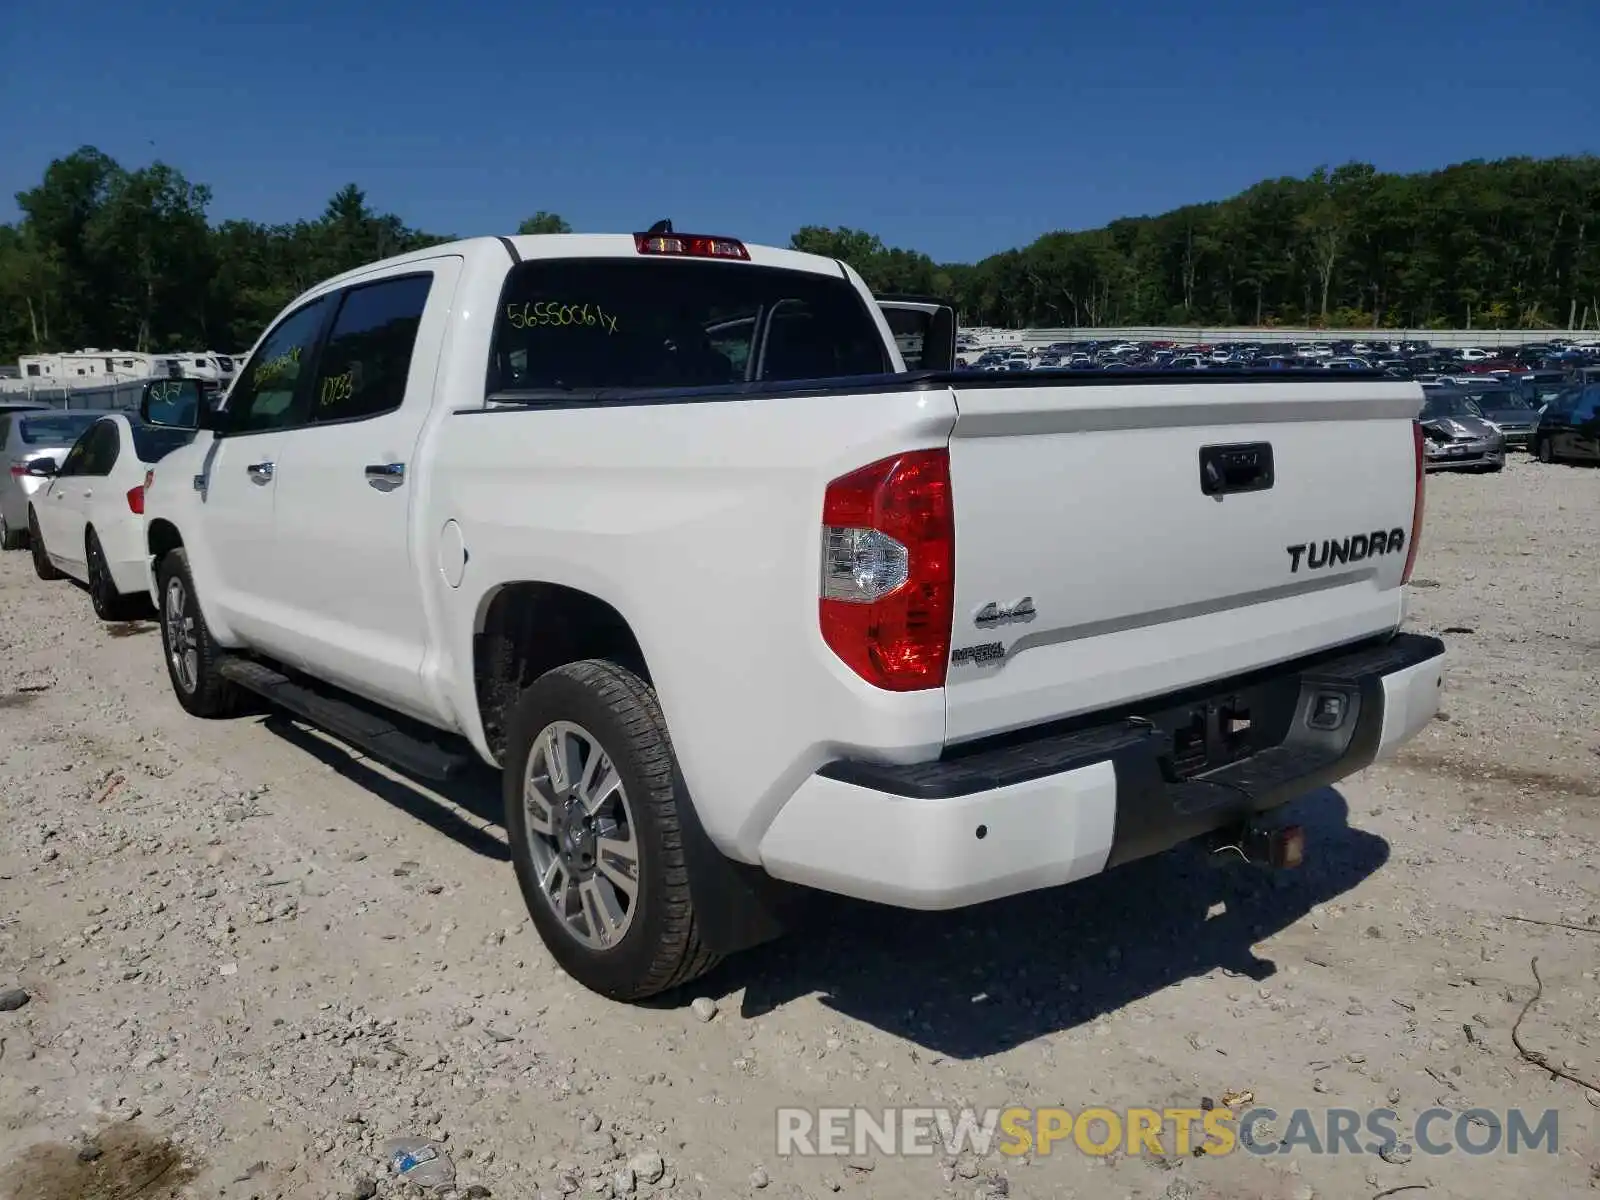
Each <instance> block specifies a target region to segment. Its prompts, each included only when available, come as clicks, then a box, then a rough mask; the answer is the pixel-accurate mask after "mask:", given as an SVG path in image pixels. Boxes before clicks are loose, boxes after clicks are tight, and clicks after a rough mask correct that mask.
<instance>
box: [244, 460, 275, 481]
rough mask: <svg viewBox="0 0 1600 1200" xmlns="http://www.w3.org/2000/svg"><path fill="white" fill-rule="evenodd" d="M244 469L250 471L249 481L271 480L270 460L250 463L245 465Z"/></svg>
mask: <svg viewBox="0 0 1600 1200" xmlns="http://www.w3.org/2000/svg"><path fill="white" fill-rule="evenodd" d="M245 470H246V471H248V472H250V482H251V483H271V482H272V464H271V463H270V462H258V463H251V464H250V465H249V466H247V467H245Z"/></svg>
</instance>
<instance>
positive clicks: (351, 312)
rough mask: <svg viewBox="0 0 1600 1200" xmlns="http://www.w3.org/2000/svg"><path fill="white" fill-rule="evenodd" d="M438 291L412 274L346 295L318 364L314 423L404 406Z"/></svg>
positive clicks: (429, 281)
mask: <svg viewBox="0 0 1600 1200" xmlns="http://www.w3.org/2000/svg"><path fill="white" fill-rule="evenodd" d="M432 286H433V276H432V275H407V276H405V277H403V278H399V279H385V280H384V281H383V282H381V283H372V284H367V285H366V286H365V287H358V288H352V289H351V290H350V291H348V292H346V293H345V294H344V299H343V300H342V301H341V302H340V304H339V313H338V315H337V316H336V317H335V318H334V319H333V330H332V332H331V333H329V335H328V342H327V345H325V346H324V347H323V349H322V354H321V356H320V358H319V359H318V360H317V379H316V386H315V387H314V388H313V389H312V396H311V419H312V420H313V421H354V420H359V419H361V418H362V417H375V416H378V415H379V414H380V413H386V412H393V411H394V410H395V409H397V408H399V407H400V404H401V401H403V400H404V399H405V397H406V377H407V376H408V375H409V374H410V372H411V352H412V350H413V349H414V348H415V346H416V344H417V327H418V326H419V325H420V324H421V323H422V310H423V309H424V308H426V307H427V304H428V290H429V289H430V288H431V287H432Z"/></svg>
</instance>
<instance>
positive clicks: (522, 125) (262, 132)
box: [0, 0, 1600, 260]
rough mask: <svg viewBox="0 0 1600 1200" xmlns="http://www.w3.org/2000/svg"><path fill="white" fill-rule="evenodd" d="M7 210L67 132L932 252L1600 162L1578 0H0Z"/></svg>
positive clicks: (254, 185)
mask: <svg viewBox="0 0 1600 1200" xmlns="http://www.w3.org/2000/svg"><path fill="white" fill-rule="evenodd" d="M3 7H4V8H5V10H6V12H5V14H4V15H0V61H3V62H4V68H3V70H0V220H11V219H14V218H15V217H16V215H17V214H16V210H15V206H14V204H13V203H12V200H11V197H12V195H13V194H14V193H15V192H17V191H18V190H20V189H24V188H29V187H32V186H34V184H35V183H37V181H38V179H39V177H40V175H41V173H42V171H43V169H44V167H45V165H46V164H47V163H48V162H49V161H50V160H51V159H52V158H54V157H58V156H60V155H62V154H66V153H68V152H70V151H71V150H73V149H74V148H76V147H77V146H79V145H82V144H85V143H88V144H92V145H95V146H98V147H100V148H101V149H102V150H104V151H106V152H107V153H109V154H111V155H112V156H113V157H114V158H116V159H118V160H119V161H120V162H122V163H123V164H124V165H126V166H138V165H142V164H144V163H146V162H148V161H149V160H150V159H152V158H155V157H160V158H162V159H164V160H165V161H167V162H170V163H172V164H173V165H175V166H177V167H178V168H179V169H181V170H182V171H183V172H184V173H185V174H186V175H188V176H189V178H191V179H193V180H195V181H197V182H202V183H206V184H208V185H210V187H211V188H212V191H213V196H214V199H213V203H212V207H211V215H212V217H213V219H222V218H228V217H251V218H255V219H257V220H263V221H284V220H292V219H294V218H297V217H301V216H314V215H316V214H317V213H319V212H320V211H321V210H322V207H323V205H324V204H325V203H326V202H327V199H328V197H329V196H330V195H332V193H333V192H334V191H336V190H337V189H338V188H339V187H340V186H342V185H343V184H344V183H346V182H349V181H355V182H356V183H358V184H359V185H360V186H361V187H363V188H364V189H366V191H367V194H368V198H369V201H370V202H371V203H372V204H373V205H374V206H375V207H376V208H378V209H380V210H384V211H393V212H397V213H399V214H400V216H401V217H402V218H404V219H405V220H406V221H407V222H408V223H409V224H412V225H415V226H420V227H422V228H425V229H428V230H430V231H433V232H439V233H456V234H462V235H466V234H478V233H494V232H505V231H509V230H510V229H512V228H513V227H515V225H516V223H517V222H518V221H519V220H520V219H521V218H522V217H524V216H526V215H529V214H531V213H532V212H534V211H535V210H537V209H541V208H544V209H551V210H554V211H557V212H560V213H561V214H562V215H563V216H565V217H566V218H567V219H568V220H569V221H571V222H572V224H573V225H574V226H575V227H576V228H577V229H579V230H606V231H628V230H631V229H639V228H643V227H644V226H645V224H646V223H647V222H649V221H652V220H654V219H656V218H658V217H662V216H670V217H672V218H673V220H674V221H675V223H676V224H677V227H678V228H679V229H686V230H693V231H705V232H714V233H728V234H732V235H735V236H739V237H744V238H748V239H750V240H752V241H762V242H777V243H779V244H782V243H784V242H786V241H787V239H788V235H789V234H790V233H791V232H792V231H793V230H794V229H795V228H797V227H798V226H800V225H802V224H808V223H809V224H825V225H850V226H854V227H857V228H864V229H869V230H871V231H873V232H875V233H878V234H879V235H880V236H881V237H883V238H884V240H885V241H886V242H888V243H890V244H891V245H901V246H907V247H911V248H915V249H920V250H925V251H927V252H928V253H930V254H932V255H934V257H936V258H939V259H942V260H950V259H964V260H972V259H976V258H978V257H981V256H983V255H985V254H989V253H993V252H995V251H998V250H1003V249H1007V248H1009V247H1012V246H1017V245H1021V244H1025V243H1027V242H1029V241H1031V240H1033V239H1034V238H1035V237H1037V236H1039V235H1040V234H1041V233H1045V232H1048V231H1050V230H1052V229H1079V228H1087V227H1092V226H1095V225H1099V224H1102V223H1104V222H1105V221H1107V220H1110V219H1112V218H1115V217H1118V216H1126V215H1136V214H1140V213H1152V212H1160V211H1163V210H1165V209H1168V208H1171V207H1174V206H1176V205H1179V204H1183V203H1188V202H1191V201H1200V200H1211V199H1220V198H1222V197H1224V196H1227V195H1231V194H1233V193H1234V192H1237V191H1239V190H1241V189H1242V188H1244V187H1246V186H1248V185H1249V184H1251V183H1253V182H1255V181H1256V180H1258V179H1260V178H1263V177H1267V176H1277V175H1284V174H1296V175H1300V174H1305V173H1306V172H1307V171H1309V170H1311V169H1312V168H1314V167H1315V166H1317V165H1318V164H1320V163H1339V162H1343V161H1348V160H1350V159H1361V160H1364V161H1369V162H1373V163H1376V164H1377V165H1378V167H1379V168H1381V169H1385V170H1399V171H1409V170H1419V169H1425V168H1432V167H1437V166H1441V165H1444V164H1445V163H1449V162H1454V161H1460V160H1462V159H1466V158H1477V157H1482V158H1497V157H1504V156H1507V155H1513V154H1529V155H1541V156H1542V155H1551V154H1564V153H1575V152H1583V151H1590V152H1593V151H1600V82H1597V81H1600V73H1597V72H1596V69H1595V63H1596V62H1597V61H1600V59H1597V55H1600V0H1526V2H1524V3H1520V4H1513V3H1509V2H1501V3H1483V2H1480V0H1454V2H1450V3H1446V2H1444V0H1412V2H1407V0H1389V2H1386V3H1381V4H1379V3H1372V2H1370V0H1346V2H1344V3H1337V2H1335V0H1320V2H1317V0H1312V2H1311V3H1305V2H1304V0H1290V2H1288V3H1285V2H1283V0H1275V2H1273V3H1266V2H1264V0H1257V2H1256V3H1244V2H1242V0H1204V2H1202V0H1186V2H1180V0H1146V2H1145V3H1138V2H1137V0H1130V3H1128V4H1126V5H1113V4H1101V3H1078V4H1061V3H1047V2H1045V0H1025V2H1019V3H1014V4H1010V5H1006V4H984V3H965V4H961V5H959V6H956V5H953V4H950V3H949V2H948V0H932V2H931V3H928V2H925V3H924V4H922V5H912V4H908V3H903V2H902V3H900V4H893V3H889V2H888V0H813V2H811V3H807V4H804V5H797V4H788V3H785V4H781V5H774V4H772V3H770V2H769V3H767V4H763V3H761V0H753V2H746V3H742V4H731V3H726V2H724V0H716V2H713V0H702V2H701V3H695V2H694V0H658V2H657V3H653V4H650V3H628V2H611V3H607V0H594V2H587V0H581V2H579V3H573V4H566V5H552V4H537V3H526V4H521V5H518V4H512V3H508V2H506V0H475V2H470V3H462V4H459V5H445V4H430V3H422V2H420V0H390V2H388V3H385V4H367V3H352V2H349V0H321V2H318V3H311V2H309V0H281V2H276V0H275V2H273V3H267V4H261V3H251V4H241V3H237V2H234V3H229V2H228V0H208V2H207V3H199V2H197V0H167V2H166V3H164V4H160V5H146V4H138V3H129V2H128V0H6V3H5V4H4V5H3Z"/></svg>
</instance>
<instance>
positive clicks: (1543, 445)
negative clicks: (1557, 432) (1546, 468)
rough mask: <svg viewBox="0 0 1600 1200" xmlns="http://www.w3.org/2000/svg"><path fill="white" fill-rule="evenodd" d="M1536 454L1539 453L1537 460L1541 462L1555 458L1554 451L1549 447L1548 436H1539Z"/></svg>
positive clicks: (1550, 461) (1552, 460) (1553, 460)
mask: <svg viewBox="0 0 1600 1200" xmlns="http://www.w3.org/2000/svg"><path fill="white" fill-rule="evenodd" d="M1538 455H1539V461H1540V462H1542V463H1553V462H1555V460H1556V456H1555V451H1553V450H1552V449H1551V448H1550V439H1549V438H1540V439H1539V446H1538Z"/></svg>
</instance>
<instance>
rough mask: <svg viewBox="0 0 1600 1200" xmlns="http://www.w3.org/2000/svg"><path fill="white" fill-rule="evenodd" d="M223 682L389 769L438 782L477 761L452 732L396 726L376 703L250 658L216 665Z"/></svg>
mask: <svg viewBox="0 0 1600 1200" xmlns="http://www.w3.org/2000/svg"><path fill="white" fill-rule="evenodd" d="M217 670H218V672H219V673H220V674H221V675H222V676H223V678H225V679H228V680H231V681H232V682H233V683H236V684H238V685H239V686H240V687H242V688H244V689H245V690H247V691H251V692H254V693H255V694H256V695H258V696H260V697H262V698H263V699H265V700H268V701H270V702H271V703H272V704H273V705H274V706H275V707H277V708H281V709H284V710H286V711H288V712H291V713H293V714H294V715H295V716H297V717H301V718H303V719H304V720H305V721H307V722H308V723H309V724H312V725H315V726H317V728H319V729H323V730H325V731H327V732H328V733H331V734H333V735H334V736H335V737H337V738H341V739H343V740H344V741H347V742H349V743H350V744H351V745H353V746H356V747H358V748H359V749H361V750H365V751H366V752H367V753H368V754H370V755H372V756H373V757H374V758H380V759H382V760H383V761H384V762H386V763H388V764H389V765H390V766H393V767H398V768H399V769H400V770H402V771H406V772H409V773H410V774H412V775H416V776H419V777H420V778H423V779H428V780H432V781H433V782H436V783H447V782H449V781H450V780H452V779H456V778H459V777H460V776H461V774H462V773H463V772H464V771H465V770H466V769H467V768H468V767H469V766H471V764H472V763H473V762H475V761H476V758H475V756H474V755H473V754H471V753H470V752H463V751H461V750H459V749H456V748H455V747H452V746H450V745H448V744H447V743H446V739H447V738H448V736H449V735H448V734H445V733H441V732H438V731H435V730H429V729H427V727H426V726H424V725H422V724H421V723H420V722H410V721H406V720H405V718H403V717H402V718H400V720H401V721H404V722H405V726H406V727H402V726H401V725H399V724H397V723H396V721H395V718H393V717H392V716H390V715H387V714H386V713H385V712H384V710H382V709H380V708H378V707H377V706H375V705H369V704H368V703H367V702H366V701H364V700H359V699H357V698H356V697H354V696H350V695H348V694H347V693H344V692H340V691H337V690H335V689H334V688H332V687H329V686H327V685H324V684H317V683H313V682H310V681H306V682H300V681H299V680H294V679H290V678H289V677H288V676H287V675H285V674H283V673H282V672H281V671H277V670H274V669H273V668H272V667H269V666H266V665H264V664H262V663H258V662H255V661H253V660H251V659H248V658H235V657H233V656H229V657H227V658H224V659H223V660H222V661H221V662H220V663H219V664H218V665H217Z"/></svg>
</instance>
